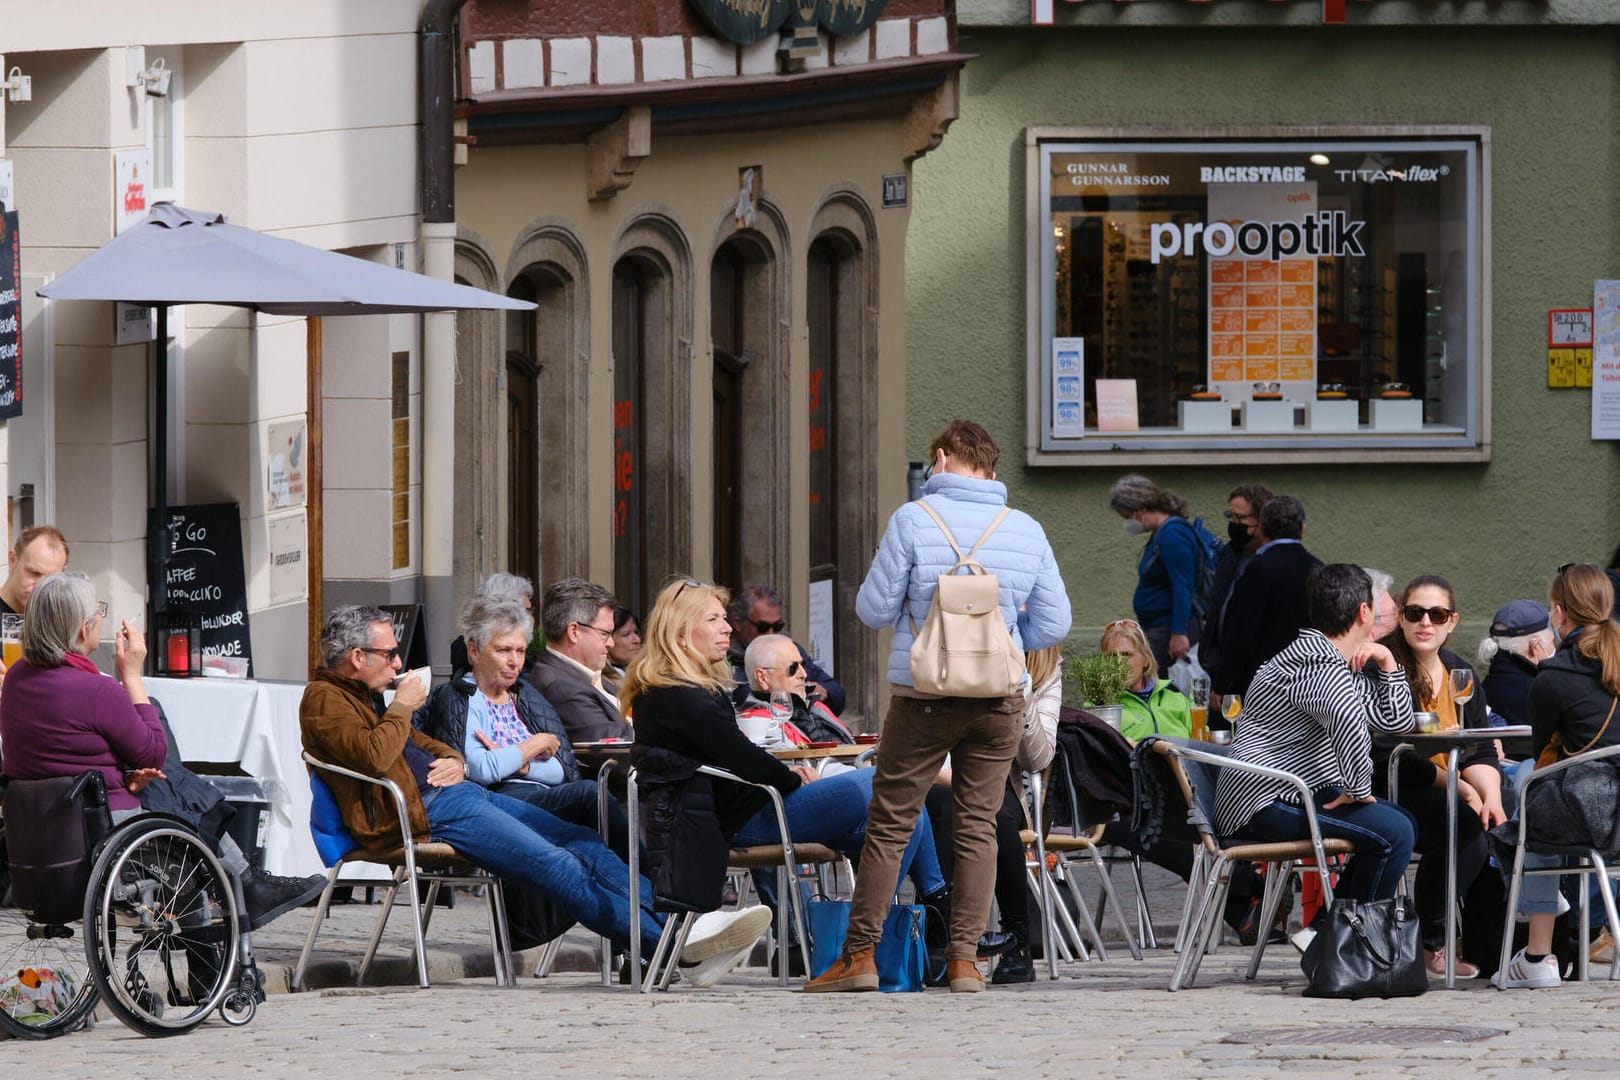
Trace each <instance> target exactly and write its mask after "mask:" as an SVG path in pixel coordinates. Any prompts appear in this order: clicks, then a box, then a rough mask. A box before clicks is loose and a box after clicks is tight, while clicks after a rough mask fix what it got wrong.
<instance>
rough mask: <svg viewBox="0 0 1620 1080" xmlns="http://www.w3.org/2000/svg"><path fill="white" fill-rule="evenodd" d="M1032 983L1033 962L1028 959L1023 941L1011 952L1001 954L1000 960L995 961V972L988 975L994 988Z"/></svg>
mask: <svg viewBox="0 0 1620 1080" xmlns="http://www.w3.org/2000/svg"><path fill="white" fill-rule="evenodd" d="M1034 981H1035V961H1034V960H1033V959H1031V958H1030V955H1029V945H1028V944H1026V943H1025V942H1023V941H1020V942H1018V945H1017V947H1016V948H1014V949H1013V950H1012V951H1010V952H1005V953H1002V954H1001V959H1000V960H997V961H996V970H995V971H994V972H992V973H991V975H990V982H991V983H992V984H993V985H995V986H1006V985H1008V984H1010V983H1027V982H1034Z"/></svg>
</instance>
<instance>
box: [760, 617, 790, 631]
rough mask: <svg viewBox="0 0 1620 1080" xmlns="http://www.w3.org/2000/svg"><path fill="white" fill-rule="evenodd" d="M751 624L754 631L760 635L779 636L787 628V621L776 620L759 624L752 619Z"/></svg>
mask: <svg viewBox="0 0 1620 1080" xmlns="http://www.w3.org/2000/svg"><path fill="white" fill-rule="evenodd" d="M752 622H753V624H754V629H755V630H757V631H759V632H760V633H761V634H780V633H781V632H782V631H783V630H785V629H786V628H787V620H785V619H777V620H776V621H775V622H760V621H759V620H758V619H754V620H752Z"/></svg>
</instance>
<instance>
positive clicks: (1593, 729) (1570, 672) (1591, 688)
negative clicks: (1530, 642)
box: [1530, 635, 1620, 757]
mask: <svg viewBox="0 0 1620 1080" xmlns="http://www.w3.org/2000/svg"><path fill="white" fill-rule="evenodd" d="M1580 640H1581V639H1580V636H1579V635H1576V636H1575V637H1574V638H1571V639H1570V640H1569V641H1566V642H1565V643H1564V644H1563V645H1562V646H1561V647H1560V648H1559V650H1558V651H1557V652H1555V653H1553V654H1552V655H1551V656H1549V657H1547V659H1545V660H1543V661H1542V662H1541V667H1540V668H1539V669H1537V671H1536V678H1535V681H1534V682H1532V683H1531V684H1530V726H1531V728H1532V729H1533V730H1532V732H1531V744H1532V748H1533V749H1532V752H1533V755H1534V756H1536V757H1539V756H1540V755H1541V751H1542V748H1543V747H1545V746H1546V745H1547V740H1548V739H1550V738H1552V736H1553V733H1554V732H1557V733H1558V736H1559V738H1560V739H1561V740H1562V741H1563V744H1564V753H1565V754H1573V753H1576V752H1577V751H1580V750H1584V749H1587V748H1588V747H1587V744H1588V743H1593V740H1594V739H1596V740H1597V741H1596V742H1595V743H1593V744H1592V746H1591V747H1590V748H1591V749H1594V750H1595V749H1597V748H1598V747H1600V746H1613V745H1614V744H1615V743H1620V709H1617V710H1616V713H1615V715H1614V716H1612V717H1611V716H1610V715H1609V706H1610V705H1611V704H1612V703H1613V702H1614V700H1615V699H1614V695H1613V694H1611V693H1609V692H1608V691H1607V690H1605V689H1604V688H1603V681H1602V675H1603V666H1602V664H1600V663H1599V662H1598V661H1597V660H1596V659H1594V658H1593V657H1590V656H1587V655H1586V654H1585V653H1583V652H1581V651H1580V649H1579V648H1577V646H1578V645H1579V643H1580ZM1605 721H1606V722H1607V723H1608V725H1609V726H1608V729H1607V730H1604V729H1603V725H1604V723H1605ZM1600 731H1602V735H1601V736H1600V735H1599V734H1598V733H1599V732H1600Z"/></svg>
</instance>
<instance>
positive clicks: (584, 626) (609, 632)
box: [574, 622, 613, 641]
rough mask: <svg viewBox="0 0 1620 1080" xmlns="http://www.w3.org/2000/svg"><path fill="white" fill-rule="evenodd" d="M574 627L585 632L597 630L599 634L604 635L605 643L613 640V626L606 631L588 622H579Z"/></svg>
mask: <svg viewBox="0 0 1620 1080" xmlns="http://www.w3.org/2000/svg"><path fill="white" fill-rule="evenodd" d="M574 625H575V626H578V627H580V628H581V629H584V630H595V631H596V632H597V633H598V634H601V635H602V640H603V641H612V640H613V627H611V626H610V627H608V628H607V629H606V630H604V629H602V628H601V627H600V626H596V625H595V624H593V623H588V622H577V623H575V624H574Z"/></svg>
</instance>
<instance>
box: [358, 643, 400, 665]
mask: <svg viewBox="0 0 1620 1080" xmlns="http://www.w3.org/2000/svg"><path fill="white" fill-rule="evenodd" d="M360 651H361V652H363V653H370V654H371V655H373V656H380V657H382V658H383V660H384V661H386V662H387V663H390V664H392V663H393V662H394V661H395V660H398V659H399V646H398V645H395V646H394V647H393V648H392V649H379V648H376V647H374V646H371V645H362V646H360Z"/></svg>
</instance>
